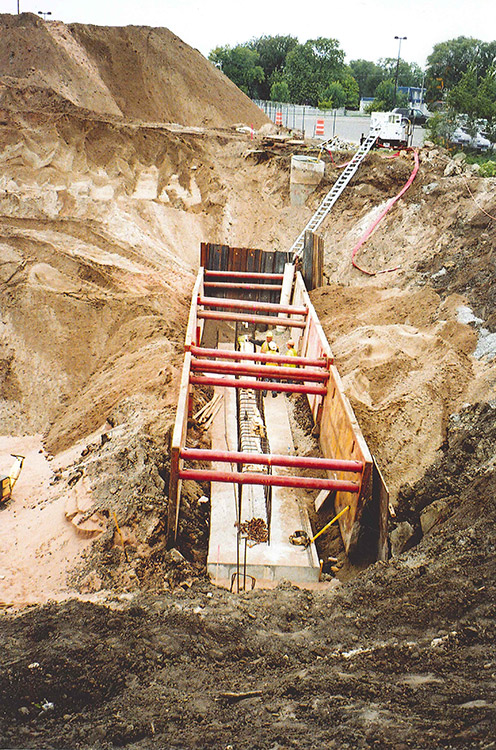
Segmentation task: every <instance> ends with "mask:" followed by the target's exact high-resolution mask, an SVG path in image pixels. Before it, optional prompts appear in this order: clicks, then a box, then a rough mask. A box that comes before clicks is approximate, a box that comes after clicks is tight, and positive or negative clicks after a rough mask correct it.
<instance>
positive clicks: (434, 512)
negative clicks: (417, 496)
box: [420, 500, 448, 534]
mask: <svg viewBox="0 0 496 750" xmlns="http://www.w3.org/2000/svg"><path fill="white" fill-rule="evenodd" d="M447 508H448V501H447V500H434V502H433V503H431V504H430V505H428V506H427V507H426V508H424V510H423V511H422V513H421V514H420V526H421V527H422V534H427V532H428V531H430V530H431V529H432V528H433V527H434V526H435V525H436V524H437V523H438V521H440V520H442V519H443V518H445V517H446V511H447Z"/></svg>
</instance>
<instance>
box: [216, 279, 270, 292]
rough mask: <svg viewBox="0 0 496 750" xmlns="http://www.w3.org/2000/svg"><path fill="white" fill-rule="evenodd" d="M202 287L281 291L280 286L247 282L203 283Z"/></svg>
mask: <svg viewBox="0 0 496 750" xmlns="http://www.w3.org/2000/svg"><path fill="white" fill-rule="evenodd" d="M203 287H204V288H205V289H243V290H244V291H245V292H257V291H259V290H261V291H264V292H278V291H280V290H281V289H282V284H250V283H248V282H245V283H244V284H236V282H229V281H205V282H204V284H203Z"/></svg>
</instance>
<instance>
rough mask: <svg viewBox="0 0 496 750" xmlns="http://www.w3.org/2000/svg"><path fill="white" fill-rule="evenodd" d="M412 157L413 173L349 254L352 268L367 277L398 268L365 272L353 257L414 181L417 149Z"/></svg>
mask: <svg viewBox="0 0 496 750" xmlns="http://www.w3.org/2000/svg"><path fill="white" fill-rule="evenodd" d="M395 156H396V154H395ZM413 156H414V159H415V165H414V167H413V171H412V173H411V175H410V177H409V178H408V181H407V182H406V183H405V185H404V186H403V187H402V188H401V190H400V192H399V193H398V195H396V196H395V197H394V198H393V199H392V200H390V201H389V203H388V204H387V206H386V208H385V209H384V211H382V213H381V215H380V216H379V218H378V219H376V220H375V221H374V222H373V223H372V224H371V226H370V227H369V228H368V229H367V231H366V232H365V234H363V235H362V236H361V237H360V239H359V241H358V242H357V244H356V245H355V247H354V248H353V250H352V252H351V262H352V264H353V266H354V267H355V268H357V269H358V270H359V271H361V272H362V273H366V274H367V276H376V274H377V273H388V272H389V271H396V270H397V269H398V268H399V266H396V267H395V268H388V269H386V270H385V271H367V270H366V269H365V268H361V267H360V266H359V265H358V264H357V263H356V262H355V255H356V254H357V252H358V251H359V249H360V248H361V247H362V245H363V244H364V243H365V242H366V241H367V240H368V238H369V237H370V235H371V234H372V233H373V232H374V230H375V228H376V227H377V225H378V224H379V222H381V221H382V219H383V218H384V217H385V215H386V214H387V213H388V211H389V210H390V209H391V208H392V207H393V206H394V204H395V203H396V201H398V200H399V199H400V198H401V196H402V195H403V194H404V193H406V191H407V190H408V188H409V187H410V185H411V184H412V182H413V181H414V179H415V177H416V174H417V172H418V170H419V166H420V160H419V154H418V150H417V149H413Z"/></svg>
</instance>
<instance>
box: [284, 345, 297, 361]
mask: <svg viewBox="0 0 496 750" xmlns="http://www.w3.org/2000/svg"><path fill="white" fill-rule="evenodd" d="M286 347H287V351H286V356H287V357H297V356H298V352H297V351H296V349H295V342H294V341H293V339H288V340H287V341H286ZM285 364H286V367H296V364H293V363H291V364H289V362H287V363H285Z"/></svg>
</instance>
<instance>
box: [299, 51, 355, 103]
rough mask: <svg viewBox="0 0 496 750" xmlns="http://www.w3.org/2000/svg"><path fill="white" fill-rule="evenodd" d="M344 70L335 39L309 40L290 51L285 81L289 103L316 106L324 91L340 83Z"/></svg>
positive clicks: (342, 58)
mask: <svg viewBox="0 0 496 750" xmlns="http://www.w3.org/2000/svg"><path fill="white" fill-rule="evenodd" d="M343 70H344V52H343V50H342V49H340V47H339V42H338V41H337V39H326V38H323V37H319V39H309V40H308V42H306V43H305V44H299V45H298V46H296V47H293V49H291V50H290V52H289V53H288V56H287V58H286V68H285V78H286V80H287V82H288V85H289V91H290V95H291V101H292V102H295V103H296V104H312V105H314V106H316V105H317V104H318V102H319V100H321V99H323V98H324V97H323V96H322V95H323V94H324V92H325V90H326V88H327V87H328V86H329V85H330V83H332V82H333V81H336V80H339V78H340V75H341V73H342V72H343Z"/></svg>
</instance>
